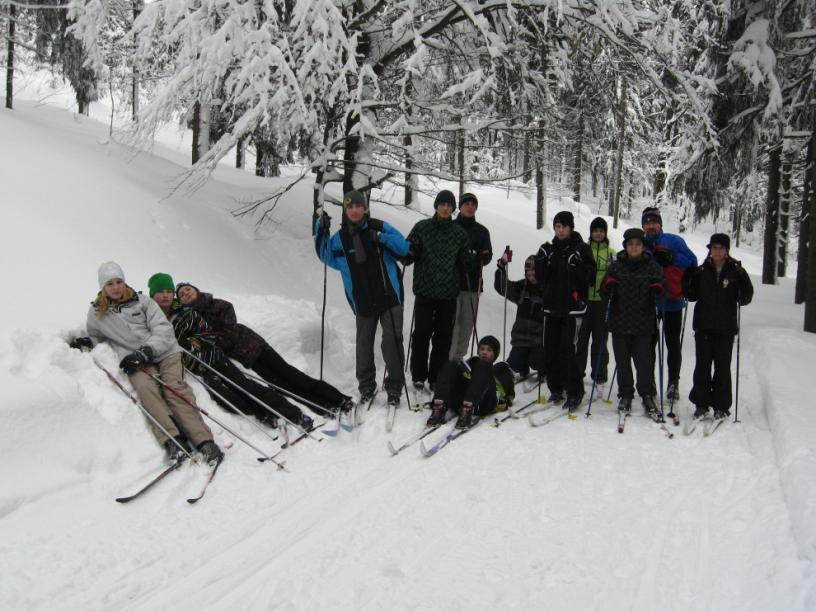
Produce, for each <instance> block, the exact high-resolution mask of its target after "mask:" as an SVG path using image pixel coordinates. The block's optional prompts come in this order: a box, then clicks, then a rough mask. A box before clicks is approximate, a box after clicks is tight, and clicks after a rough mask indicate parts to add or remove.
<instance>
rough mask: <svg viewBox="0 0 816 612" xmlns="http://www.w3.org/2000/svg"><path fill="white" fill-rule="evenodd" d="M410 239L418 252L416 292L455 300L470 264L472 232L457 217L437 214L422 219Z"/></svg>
mask: <svg viewBox="0 0 816 612" xmlns="http://www.w3.org/2000/svg"><path fill="white" fill-rule="evenodd" d="M408 241H409V242H410V243H411V244H412V245H413V246H412V248H411V251H412V252H413V253H414V262H415V263H414V295H420V296H422V297H425V298H428V299H432V300H455V299H456V298H457V296H458V295H459V276H460V274H461V273H462V271H463V270H468V269H469V266H470V259H471V255H470V251H469V249H470V247H469V244H468V236H467V233H466V232H465V230H463V229H462V228H461V227H460V226H459V225H458V224H457V223H454V222H453V220H445V221H443V220H441V219H439V218H438V217H437V216H436V215H434V216H433V217H431V218H430V219H424V220H422V221H420V222H418V223H417V224H416V225H415V226H414V228H413V229H412V230H411V233H410V234H408Z"/></svg>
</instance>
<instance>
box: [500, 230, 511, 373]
mask: <svg viewBox="0 0 816 612" xmlns="http://www.w3.org/2000/svg"><path fill="white" fill-rule="evenodd" d="M504 254H505V255H507V256H508V257H507V264H508V265H509V264H510V262H511V261H513V251H511V250H510V245H509V244H508V245H507V246H506V247H504ZM509 276H510V273H509V270H508V269H507V265H505V266H504V321H503V323H502V357H503V358H504V359H507V279H508V278H509Z"/></svg>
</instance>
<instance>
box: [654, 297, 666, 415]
mask: <svg viewBox="0 0 816 612" xmlns="http://www.w3.org/2000/svg"><path fill="white" fill-rule="evenodd" d="M659 312H660V310H659V309H658V308H657V307H655V317H656V321H655V323H656V324H657V332H658V334H659V336H660V337H659V339H658V344H657V351H658V359H659V360H660V367H659V368H658V376H659V382H660V418H661V419H662V418H663V335H664V333H665V331H666V326H665V321H664V320H663V319H662V318H660V317H659V316H658V314H659ZM658 321H659V323H658Z"/></svg>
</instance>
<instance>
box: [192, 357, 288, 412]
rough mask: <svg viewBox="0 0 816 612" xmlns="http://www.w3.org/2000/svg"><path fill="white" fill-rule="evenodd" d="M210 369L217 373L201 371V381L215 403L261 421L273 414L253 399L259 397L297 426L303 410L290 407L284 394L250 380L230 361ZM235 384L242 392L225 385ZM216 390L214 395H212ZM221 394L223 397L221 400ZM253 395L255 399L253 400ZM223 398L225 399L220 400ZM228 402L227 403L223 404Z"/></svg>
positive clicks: (219, 361)
mask: <svg viewBox="0 0 816 612" xmlns="http://www.w3.org/2000/svg"><path fill="white" fill-rule="evenodd" d="M211 367H212V368H213V369H214V370H217V371H218V374H216V373H214V372H213V371H211V370H208V369H206V368H202V369H203V370H204V372H203V373H202V375H201V378H202V379H203V380H204V382H205V383H207V386H208V387H210V388H211V389H209V392H210V396H212V398H213V400H215V403H216V404H218V405H219V406H221V407H223V408H225V409H226V410H229V411H230V412H232V408H231V407H230V406H229V404H227V402H229V403H230V404H232V405H233V406H235V407H236V408H237V409H238V410H240V411H241V412H243V413H244V414H249V415H254V416H256V417H258V418H259V419H260V420H262V421H264V420H268V419H269V418H270V417H272V416H273V414H272V412H270V411H269V410H267V409H266V408H264V407H263V406H262V405H261V404H260V403H258V402H257V401H255V400H254V399H252V397H255V398H257V399H258V400H260V401H261V402H263V403H264V404H266V405H267V406H269V407H270V408H272V410H275V411H276V412H278V413H280V414H281V415H283V416H284V417H285V418H287V419H289V420H290V421H293V422H295V423H297V422H298V419H300V415H301V411H300V408H298V407H297V406H295V405H294V404H291V403H290V402H289V401H288V400H287V399H286V398H285V397H284V396H283V395H281V394H280V393H278V392H277V391H275V390H274V389H271V388H269V387H267V386H266V385H263V384H261V383H259V382H257V381H254V380H252V379H251V378H247V377H246V375H245V374H244V373H243V372H242V371H241V370H239V369H238V367H237V366H236V365H235V364H234V363H233V362H232V361H230V360H229V359H227V358H226V357H224V358H223V359H219V360H216V361H215V362H213V363H212V365H211ZM224 379H227V380H230V381H232V382H233V383H234V384H235V385H238V387H240V389H243V391H241V390H240V389H236V388H235V386H234V385H231V384H230V383H228V382H226V380H224ZM213 391H215V393H213ZM219 395H220V396H221V397H219ZM250 395H251V396H252V397H250ZM222 397H223V399H221V398H222ZM224 400H226V402H225V401H224Z"/></svg>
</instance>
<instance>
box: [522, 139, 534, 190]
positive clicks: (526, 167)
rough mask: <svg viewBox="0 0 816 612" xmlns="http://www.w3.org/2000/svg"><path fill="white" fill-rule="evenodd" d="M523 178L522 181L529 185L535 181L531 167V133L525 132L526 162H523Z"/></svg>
mask: <svg viewBox="0 0 816 612" xmlns="http://www.w3.org/2000/svg"><path fill="white" fill-rule="evenodd" d="M522 164H523V165H522V173H523V175H522V177H521V180H522V181H524V182H525V183H529V182H530V181H531V180H532V179H533V172H532V169H531V167H530V132H529V131H525V132H524V161H523V162H522Z"/></svg>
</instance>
